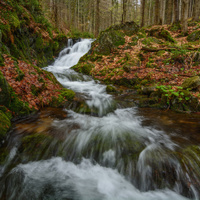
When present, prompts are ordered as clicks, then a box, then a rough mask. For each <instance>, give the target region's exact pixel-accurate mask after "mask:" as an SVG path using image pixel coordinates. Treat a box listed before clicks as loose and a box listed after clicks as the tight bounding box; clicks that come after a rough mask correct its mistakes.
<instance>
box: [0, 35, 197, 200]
mask: <svg viewBox="0 0 200 200" xmlns="http://www.w3.org/2000/svg"><path fill="white" fill-rule="evenodd" d="M92 42H93V40H90V39H84V40H81V41H79V42H77V43H75V44H73V42H72V40H69V42H68V46H67V47H66V48H65V49H63V50H62V51H61V52H60V54H59V57H58V58H57V59H56V60H55V62H54V63H53V64H52V65H50V66H48V67H46V68H45V69H46V70H48V71H50V72H52V73H53V74H54V75H55V77H56V78H57V80H58V81H59V82H60V83H61V84H62V85H63V86H64V87H66V88H69V89H72V90H74V91H75V92H76V93H77V94H79V95H80V96H81V98H82V99H83V100H84V103H85V104H86V105H87V106H88V107H89V108H90V109H96V110H97V115H92V114H91V113H89V114H88V113H87V114H85V113H81V112H76V110H73V109H71V108H70V107H69V108H68V107H66V108H65V110H64V112H65V113H66V117H65V118H64V119H59V118H55V119H53V120H52V121H53V122H52V123H51V124H50V127H48V129H47V130H46V129H44V127H43V126H42V128H40V124H42V120H41V119H40V118H39V119H32V120H30V119H27V121H26V119H25V120H24V121H23V120H22V121H20V123H21V124H22V127H23V126H25V128H24V130H22V131H21V132H20V131H19V129H17V130H15V129H14V130H13V132H11V133H10V135H11V136H12V137H13V138H12V137H11V139H10V142H9V145H10V144H15V145H14V146H15V147H14V150H11V153H10V156H9V159H8V161H7V164H6V165H4V166H3V168H0V176H1V179H0V184H1V188H0V199H2V200H29V199H32V200H39V199H42V200H55V199H58V200H172V199H173V200H186V199H196V200H197V199H199V188H198V184H197V185H194V184H193V183H192V182H197V183H198V182H199V179H198V173H199V169H198V167H197V166H196V165H195V167H194V170H191V171H189V168H190V167H191V166H190V164H191V162H192V161H194V160H192V159H195V158H194V157H195V156H194V154H192V157H191V156H190V157H186V158H185V159H186V162H185V163H186V165H185V166H184V167H183V163H181V159H182V160H183V158H184V156H183V157H182V158H181V159H180V158H179V157H178V156H177V155H179V154H180V152H178V153H177V154H176V152H177V151H178V150H180V148H181V147H180V145H179V144H177V143H176V142H175V141H173V140H172V137H171V136H172V134H173V135H174V134H175V133H170V132H169V133H168V132H166V131H164V130H162V129H158V128H156V127H153V126H144V124H143V122H144V117H143V116H140V115H139V113H138V108H136V107H130V108H121V107H120V106H118V107H117V106H113V105H116V104H117V103H116V102H115V100H114V98H113V97H112V96H111V95H110V94H107V93H106V86H105V85H102V84H100V83H99V82H98V81H94V80H93V79H92V78H91V77H90V76H86V75H82V74H80V73H77V72H75V71H74V70H72V69H71V67H72V66H74V65H76V64H77V63H78V61H79V59H80V58H81V57H82V56H83V55H84V54H86V53H87V52H88V51H89V49H90V48H91V43H92ZM48 117H51V116H48ZM48 117H46V118H47V121H48ZM46 118H45V119H46ZM34 120H35V121H34ZM36 122H37V126H38V127H37V129H33V131H32V132H31V131H30V130H29V129H28V128H27V127H28V125H29V124H30V127H33V126H36ZM48 122H49V121H48ZM35 131H38V132H37V134H36V133H35ZM45 131H46V132H45ZM16 133H17V134H16ZM31 134H33V135H34V134H35V137H33V138H31V142H30V146H25V147H24V146H23V144H24V143H25V142H26V140H25V138H28V137H30V135H31ZM39 134H43V135H44V138H45V139H43V140H42V139H40V140H39V141H37V137H38V135H39ZM52 135H53V137H52ZM50 136H51V137H50ZM48 138H51V139H48ZM45 141H48V142H45ZM35 143H36V144H37V145H36V146H35V148H34V146H33V144H35ZM25 144H26V145H29V143H25ZM9 145H8V147H9ZM21 145H22V146H23V148H22V147H21ZM31 145H32V146H33V147H32V146H31ZM42 145H44V148H43V146H42ZM40 149H41V152H40V151H39V150H40ZM13 151H14V152H15V153H13ZM38 151H39V152H40V154H39V155H36V156H35V154H36V153H38ZM11 155H12V156H11ZM34 156H35V157H34ZM10 157H11V158H12V159H10ZM198 159H199V158H198ZM12 162H13V163H16V164H12ZM187 167H188V168H187ZM195 170H196V171H195ZM188 183H190V184H188Z"/></svg>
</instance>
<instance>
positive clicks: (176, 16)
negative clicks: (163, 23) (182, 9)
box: [173, 0, 179, 23]
mask: <svg viewBox="0 0 200 200" xmlns="http://www.w3.org/2000/svg"><path fill="white" fill-rule="evenodd" d="M173 22H174V23H177V22H179V0H174V20H173Z"/></svg>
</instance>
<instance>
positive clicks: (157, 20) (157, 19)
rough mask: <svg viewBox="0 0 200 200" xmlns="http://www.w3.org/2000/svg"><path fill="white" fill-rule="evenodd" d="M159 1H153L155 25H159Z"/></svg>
mask: <svg viewBox="0 0 200 200" xmlns="http://www.w3.org/2000/svg"><path fill="white" fill-rule="evenodd" d="M159 6H160V5H159V0H156V1H155V22H154V23H155V24H159V13H160V11H159Z"/></svg>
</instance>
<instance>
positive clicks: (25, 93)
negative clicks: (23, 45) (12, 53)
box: [0, 55, 61, 109]
mask: <svg viewBox="0 0 200 200" xmlns="http://www.w3.org/2000/svg"><path fill="white" fill-rule="evenodd" d="M4 59H5V66H3V67H1V68H0V70H1V72H2V73H3V75H4V76H5V78H6V80H7V81H8V83H9V85H10V86H11V87H12V88H13V89H14V91H15V92H16V94H18V96H19V97H20V98H21V99H22V101H24V102H28V103H29V105H30V108H35V109H39V108H40V107H42V106H45V105H49V103H50V102H51V101H52V97H53V96H58V95H59V94H60V93H59V92H58V90H60V89H61V88H60V85H59V84H54V83H53V82H52V81H51V80H49V79H48V78H47V75H46V73H47V72H45V71H44V70H42V69H39V68H36V67H34V66H32V65H30V64H28V63H26V62H24V61H22V60H18V64H17V63H16V62H15V61H14V60H12V58H10V57H9V56H7V55H4ZM19 70H20V73H23V74H24V76H23V78H22V80H21V81H17V77H18V76H19ZM49 76H53V75H51V74H49Z"/></svg>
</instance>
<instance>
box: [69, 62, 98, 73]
mask: <svg viewBox="0 0 200 200" xmlns="http://www.w3.org/2000/svg"><path fill="white" fill-rule="evenodd" d="M94 67H95V65H94V64H91V63H78V64H77V65H75V66H73V67H72V69H73V70H75V71H77V72H79V73H83V74H86V75H91V71H92V69H93V68H94Z"/></svg>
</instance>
